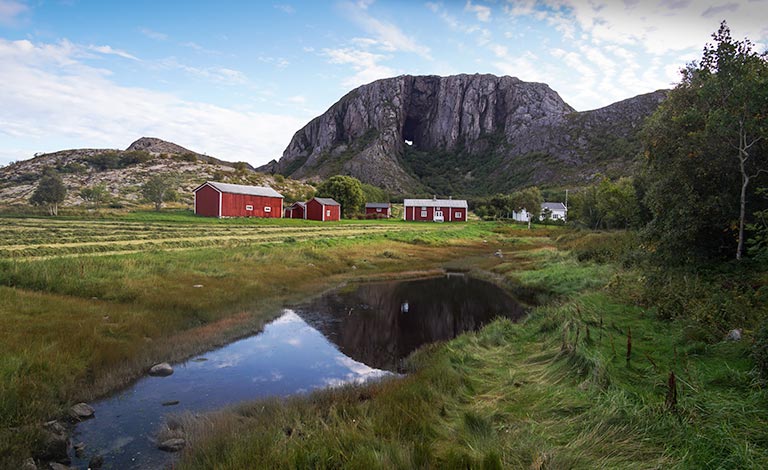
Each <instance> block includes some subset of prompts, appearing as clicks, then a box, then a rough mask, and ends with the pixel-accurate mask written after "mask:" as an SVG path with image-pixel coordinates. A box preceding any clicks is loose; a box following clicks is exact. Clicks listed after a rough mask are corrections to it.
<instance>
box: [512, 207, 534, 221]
mask: <svg viewBox="0 0 768 470" xmlns="http://www.w3.org/2000/svg"><path fill="white" fill-rule="evenodd" d="M530 218H531V213H530V212H528V211H527V210H525V209H521V210H520V212H515V211H512V220H514V221H515V222H528V219H530Z"/></svg>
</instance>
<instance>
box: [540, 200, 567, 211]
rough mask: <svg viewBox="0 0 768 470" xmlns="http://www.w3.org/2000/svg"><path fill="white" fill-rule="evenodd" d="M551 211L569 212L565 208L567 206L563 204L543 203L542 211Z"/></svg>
mask: <svg viewBox="0 0 768 470" xmlns="http://www.w3.org/2000/svg"><path fill="white" fill-rule="evenodd" d="M544 209H549V210H551V211H565V210H568V208H567V207H565V204H563V203H562V202H542V203H541V210H544Z"/></svg>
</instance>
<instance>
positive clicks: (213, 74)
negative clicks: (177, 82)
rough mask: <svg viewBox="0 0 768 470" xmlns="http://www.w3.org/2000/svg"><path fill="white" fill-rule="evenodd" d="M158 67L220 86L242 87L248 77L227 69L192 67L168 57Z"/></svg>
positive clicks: (237, 71)
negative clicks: (178, 71)
mask: <svg viewBox="0 0 768 470" xmlns="http://www.w3.org/2000/svg"><path fill="white" fill-rule="evenodd" d="M158 64H159V65H160V67H162V68H166V69H175V70H181V71H183V72H186V73H188V74H190V75H192V76H195V77H198V78H202V79H204V80H208V81H211V82H214V83H218V84H222V85H243V84H246V83H248V77H247V76H246V75H245V74H244V73H243V72H241V71H239V70H234V69H230V68H227V67H194V66H191V65H186V64H183V63H181V62H179V61H178V60H177V59H176V58H175V57H169V58H166V59H163V60H161V61H159V62H158Z"/></svg>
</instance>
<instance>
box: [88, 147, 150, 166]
mask: <svg viewBox="0 0 768 470" xmlns="http://www.w3.org/2000/svg"><path fill="white" fill-rule="evenodd" d="M151 159H152V155H151V154H150V153H149V152H146V151H144V150H131V151H130V152H127V151H126V152H114V151H110V152H104V153H98V154H96V155H92V156H90V157H87V158H86V159H85V161H86V162H88V163H89V164H90V165H91V166H93V167H94V168H96V169H97V170H99V171H106V170H115V169H120V168H126V167H129V166H131V165H138V164H140V163H146V162H148V161H149V160H151Z"/></svg>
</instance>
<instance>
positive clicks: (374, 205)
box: [365, 202, 392, 219]
mask: <svg viewBox="0 0 768 470" xmlns="http://www.w3.org/2000/svg"><path fill="white" fill-rule="evenodd" d="M390 217H392V204H390V203H388V202H369V203H367V204H366V205H365V218H366V219H388V218H390Z"/></svg>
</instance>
